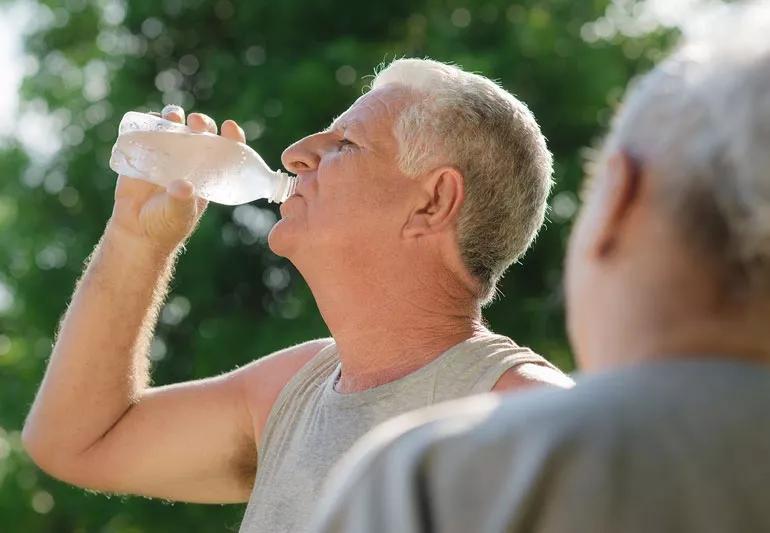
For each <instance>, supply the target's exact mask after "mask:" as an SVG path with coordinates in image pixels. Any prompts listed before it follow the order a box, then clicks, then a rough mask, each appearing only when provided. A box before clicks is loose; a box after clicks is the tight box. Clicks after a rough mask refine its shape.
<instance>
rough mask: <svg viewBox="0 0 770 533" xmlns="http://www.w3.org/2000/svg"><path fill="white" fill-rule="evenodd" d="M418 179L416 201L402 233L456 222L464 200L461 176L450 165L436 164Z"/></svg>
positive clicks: (423, 232)
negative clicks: (438, 166) (435, 166)
mask: <svg viewBox="0 0 770 533" xmlns="http://www.w3.org/2000/svg"><path fill="white" fill-rule="evenodd" d="M418 179H419V180H420V183H419V190H418V192H417V194H416V195H415V198H416V201H415V202H414V204H413V205H412V211H411V213H410V215H409V219H408V220H407V221H406V224H405V225H404V229H403V233H404V236H406V237H418V236H421V235H428V234H430V233H437V232H440V231H443V230H444V229H446V228H447V227H448V226H451V225H454V224H456V222H457V219H458V217H459V215H460V208H461V207H462V205H463V202H464V201H465V187H464V184H465V179H464V178H463V175H462V174H461V173H460V171H459V170H457V169H456V168H454V167H449V166H446V167H440V168H437V169H435V170H433V171H431V172H430V173H428V174H427V175H425V176H423V177H421V178H418Z"/></svg>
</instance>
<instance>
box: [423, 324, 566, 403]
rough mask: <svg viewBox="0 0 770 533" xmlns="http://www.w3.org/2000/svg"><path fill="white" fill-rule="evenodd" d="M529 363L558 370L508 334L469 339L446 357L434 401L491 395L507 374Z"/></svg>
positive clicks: (443, 359)
mask: <svg viewBox="0 0 770 533" xmlns="http://www.w3.org/2000/svg"><path fill="white" fill-rule="evenodd" d="M525 363H535V364H538V365H544V366H548V367H550V368H554V369H556V367H555V366H554V365H552V364H551V363H550V362H548V360H547V359H545V358H544V357H542V356H540V355H538V354H536V353H535V352H533V351H532V350H531V349H529V348H528V347H526V346H519V345H518V344H516V343H515V342H514V341H513V340H511V339H510V338H508V337H506V336H504V335H497V334H495V333H490V334H486V335H479V336H477V337H474V338H471V339H468V340H467V341H465V342H463V343H461V344H459V345H457V346H455V347H454V348H453V349H452V350H450V351H449V352H447V353H446V354H445V357H442V359H441V366H442V368H441V370H440V372H439V375H438V376H437V382H436V383H435V391H436V396H435V398H434V399H435V401H445V400H448V399H452V398H454V397H461V396H465V395H469V394H480V393H484V392H489V391H491V390H492V388H493V387H494V386H495V384H496V383H497V381H498V380H499V379H500V377H501V376H502V375H503V374H504V373H505V372H507V371H508V370H509V369H511V368H513V367H516V366H518V365H522V364H525ZM557 370H558V369H557Z"/></svg>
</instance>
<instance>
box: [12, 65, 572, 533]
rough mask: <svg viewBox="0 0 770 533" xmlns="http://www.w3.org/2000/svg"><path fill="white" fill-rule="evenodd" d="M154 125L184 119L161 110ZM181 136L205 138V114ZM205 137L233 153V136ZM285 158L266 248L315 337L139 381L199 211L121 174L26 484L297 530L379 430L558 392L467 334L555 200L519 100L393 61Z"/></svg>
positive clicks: (436, 70)
mask: <svg viewBox="0 0 770 533" xmlns="http://www.w3.org/2000/svg"><path fill="white" fill-rule="evenodd" d="M164 116H165V117H166V118H168V119H170V120H175V121H179V122H184V112H183V111H182V110H181V109H179V108H170V109H169V108H167V109H166V110H165V111H164ZM187 123H188V125H189V126H190V127H191V128H193V129H194V130H195V131H198V132H201V131H208V132H211V133H216V131H217V128H216V124H215V123H214V121H213V120H212V119H211V118H209V117H207V116H205V115H202V114H191V115H190V116H189V117H188V120H187ZM221 130H222V135H223V136H224V137H227V138H229V139H232V140H235V141H238V142H245V139H244V135H243V131H242V130H241V128H240V127H239V126H238V125H237V124H236V123H235V122H233V121H225V122H224V123H223V124H222V128H221ZM282 161H283V164H284V166H285V167H286V169H287V170H289V171H290V172H294V173H296V174H297V175H298V176H299V185H298V187H297V192H296V194H295V195H294V196H293V197H291V198H290V199H289V200H288V201H286V202H285V203H284V204H282V205H281V207H280V211H281V220H280V221H279V222H278V223H277V224H276V225H275V227H274V228H273V229H272V231H271V233H270V236H269V245H270V248H271V249H272V251H273V252H275V253H276V254H278V255H280V256H283V257H286V258H288V259H289V260H290V261H291V262H292V263H293V264H294V265H295V266H296V267H297V269H298V270H299V272H300V273H301V274H302V276H303V277H304V278H305V280H306V281H307V283H308V285H309V287H310V289H311V290H312V292H313V295H314V297H315V299H316V302H317V304H318V308H319V310H320V312H321V314H322V316H323V318H324V321H325V322H326V324H327V326H328V328H329V330H330V332H331V335H332V338H330V339H319V340H313V341H309V342H306V343H304V344H300V345H298V346H293V347H290V348H287V349H285V350H282V351H280V352H277V353H275V354H272V355H270V356H269V357H263V358H260V359H258V360H256V361H254V362H252V363H251V364H248V365H245V366H243V367H242V368H239V369H236V370H234V371H232V372H229V373H226V374H224V375H220V376H216V377H212V378H209V379H203V380H198V381H192V382H187V383H180V384H174V385H167V386H161V387H151V386H150V380H149V379H150V377H149V370H148V367H149V362H148V357H147V356H148V346H149V342H150V340H151V338H152V335H153V329H154V327H155V324H156V321H157V316H158V311H159V308H160V306H161V304H162V301H163V299H164V296H165V294H166V291H167V288H168V284H169V281H170V280H171V277H172V270H173V266H174V263H175V261H176V258H177V255H178V252H179V250H180V249H181V248H182V246H183V243H184V242H185V241H186V239H187V238H188V237H189V235H190V234H191V232H192V231H193V229H194V227H195V226H196V224H197V222H198V220H199V218H200V216H201V215H202V213H203V211H204V209H205V207H206V202H205V201H203V200H200V199H198V198H196V197H195V191H194V190H193V187H192V186H191V184H190V183H189V182H186V181H184V179H183V178H184V176H180V180H178V181H175V182H174V183H172V184H170V185H169V187H168V189H167V190H163V189H162V188H159V187H157V186H155V185H152V184H149V183H147V182H144V181H141V180H136V179H131V178H129V177H126V176H120V177H119V179H118V185H117V188H116V192H115V205H114V209H113V213H112V217H111V218H110V220H109V221H108V223H107V226H106V229H105V232H104V235H103V237H102V239H101V241H100V243H99V244H98V245H97V247H96V249H95V251H94V253H93V255H92V256H91V258H90V260H89V264H88V266H87V268H86V270H85V273H84V274H83V277H82V279H81V280H80V281H79V283H78V285H77V288H76V290H75V294H74V296H73V298H72V302H71V303H70V306H69V309H68V310H67V312H66V313H65V315H64V318H63V320H62V323H61V327H60V331H59V332H58V336H57V339H56V343H55V346H54V349H53V354H52V356H51V360H50V362H49V365H48V368H47V371H46V374H45V377H44V379H43V382H42V385H41V387H40V390H39V391H38V394H37V397H36V399H35V402H34V404H33V406H32V408H31V411H30V413H29V416H28V418H27V421H26V424H25V427H24V431H23V442H24V445H25V448H26V450H27V452H28V453H29V455H30V456H31V458H32V459H33V460H34V461H35V462H36V463H37V464H38V465H39V466H40V467H41V468H42V469H43V470H45V471H46V472H48V473H50V474H51V475H53V476H55V477H57V478H59V479H62V480H64V481H67V482H69V483H72V484H75V485H78V486H81V487H85V488H88V489H92V490H97V491H103V492H108V493H131V494H140V495H144V496H149V497H155V498H163V499H167V500H177V501H187V502H200V503H236V502H246V501H248V502H249V504H248V507H247V510H246V515H245V517H244V520H243V522H242V525H241V530H242V531H250V532H251V531H271V532H277V531H300V530H302V529H303V528H304V527H305V525H306V520H307V516H308V515H309V513H310V511H311V510H312V505H313V503H314V502H315V501H316V498H317V496H318V492H319V490H320V487H321V484H322V482H323V480H324V479H325V477H326V474H327V471H328V470H329V468H330V467H331V466H332V465H333V464H334V462H335V461H336V460H337V459H338V458H339V457H340V456H341V455H342V454H343V453H344V452H345V451H347V450H348V448H349V447H350V446H351V445H352V444H353V443H354V442H355V441H356V440H357V439H358V438H359V437H360V436H361V435H363V434H364V433H365V432H367V431H368V430H370V429H371V428H373V427H374V426H375V425H376V424H378V423H380V422H383V421H385V420H386V419H388V418H390V417H392V416H394V415H398V414H401V413H404V412H406V411H409V410H412V409H415V408H418V407H423V406H426V405H430V404H432V403H435V402H439V401H443V400H449V399H453V398H459V397H463V396H467V395H470V394H473V393H480V392H489V391H502V390H511V389H520V388H524V387H528V386H531V385H539V384H551V385H558V386H570V385H571V384H572V382H571V380H570V379H569V378H568V377H566V376H565V375H564V374H562V373H561V372H560V371H559V370H558V369H556V368H555V367H553V366H552V365H550V364H549V363H548V362H547V361H546V360H545V359H543V358H542V357H541V356H539V355H537V354H535V353H533V352H532V351H530V350H529V349H528V348H525V347H521V346H519V345H517V344H516V343H514V342H513V341H512V340H511V339H509V338H506V337H503V336H500V335H496V334H494V333H492V332H490V331H489V330H488V329H487V328H486V327H485V326H484V324H483V321H482V315H481V307H482V305H483V304H484V303H485V302H487V301H489V300H490V299H491V298H492V295H493V294H494V291H495V285H496V283H497V281H498V280H499V278H500V277H501V276H502V274H503V272H504V271H505V270H506V269H507V268H508V266H509V265H511V264H512V263H513V262H515V261H517V260H518V259H519V258H520V257H521V256H522V254H523V253H524V252H525V250H526V249H527V248H528V247H529V245H530V244H531V242H532V241H533V239H534V237H535V234H536V233H537V231H538V229H539V227H540V226H541V224H542V222H543V218H544V212H545V208H546V198H547V196H548V192H549V189H550V186H551V174H552V158H551V154H550V153H549V151H548V149H547V147H546V143H545V139H544V137H543V135H542V134H541V132H540V129H539V127H538V125H537V123H536V121H535V118H534V117H533V115H532V114H531V112H530V111H529V110H528V109H527V107H526V106H525V105H524V104H523V103H522V102H520V101H519V100H517V99H516V98H515V97H513V96H512V95H511V94H509V93H508V92H506V91H505V90H503V89H502V88H500V87H499V86H498V85H496V84H495V83H493V82H492V81H490V80H488V79H487V78H484V77H482V76H479V75H475V74H470V73H467V72H464V71H462V70H460V69H459V68H456V67H453V66H449V65H444V64H441V63H438V62H434V61H430V60H414V59H405V60H398V61H395V62H393V63H392V64H391V65H390V66H388V67H387V68H385V69H384V70H382V71H381V72H380V73H379V74H378V75H377V76H376V77H375V79H374V81H373V87H372V90H371V91H370V92H368V93H366V94H365V95H363V96H362V97H361V98H359V99H358V100H357V101H356V102H355V103H354V104H353V105H352V106H351V107H350V109H348V110H347V111H345V112H344V113H343V114H342V115H341V116H340V117H339V118H337V119H336V120H335V121H334V122H333V124H332V125H331V126H330V127H329V128H328V129H326V130H325V131H322V132H319V133H316V134H313V135H310V136H308V137H306V138H304V139H302V140H300V141H299V142H297V143H295V144H294V145H292V146H290V147H289V148H287V149H286V151H285V152H284V153H283V156H282ZM212 357H216V354H212Z"/></svg>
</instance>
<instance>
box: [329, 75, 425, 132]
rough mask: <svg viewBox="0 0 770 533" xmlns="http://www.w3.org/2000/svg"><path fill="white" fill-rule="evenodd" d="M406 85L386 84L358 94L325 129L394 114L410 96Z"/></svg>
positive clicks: (344, 126)
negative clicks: (356, 98) (351, 103)
mask: <svg viewBox="0 0 770 533" xmlns="http://www.w3.org/2000/svg"><path fill="white" fill-rule="evenodd" d="M412 97H413V95H412V93H411V91H409V89H408V88H407V87H404V86H402V85H397V84H388V85H385V86H383V87H379V88H377V89H374V90H372V91H369V92H368V93H366V94H364V95H362V96H360V97H359V98H358V100H356V101H355V102H353V105H351V106H350V107H349V108H348V109H347V110H346V111H345V112H344V113H342V114H341V115H339V116H338V117H337V118H335V119H334V120H333V121H332V123H331V124H330V125H329V127H328V128H326V130H327V131H334V130H344V129H348V128H350V127H353V126H356V125H359V126H360V125H363V124H364V123H366V122H367V121H368V120H369V119H371V118H382V115H388V114H389V115H391V116H395V115H396V114H397V113H398V112H399V111H400V110H401V109H402V108H403V107H404V106H405V105H406V103H407V101H408V100H409V99H410V98H412Z"/></svg>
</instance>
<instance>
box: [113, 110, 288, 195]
mask: <svg viewBox="0 0 770 533" xmlns="http://www.w3.org/2000/svg"><path fill="white" fill-rule="evenodd" d="M110 168H111V169H112V170H114V171H115V172H117V173H118V174H122V175H125V176H129V177H132V178H140V179H144V180H147V181H149V182H152V183H155V184H157V185H161V186H163V187H165V186H166V185H168V184H169V183H171V182H172V181H174V180H176V179H185V180H188V181H190V182H191V183H192V184H193V185H194V186H195V191H196V194H197V195H198V196H200V197H202V198H206V199H207V200H210V201H212V202H216V203H219V204H225V205H238V204H245V203H248V202H251V201H254V200H257V199H259V198H266V199H268V200H269V201H271V202H276V203H280V202H283V201H285V200H286V199H287V198H288V197H289V196H291V195H292V194H294V189H295V187H296V185H297V178H296V176H291V175H289V174H286V173H285V172H281V171H280V170H279V171H273V170H271V169H270V167H268V166H267V164H266V163H265V162H264V161H263V160H262V158H261V157H260V156H259V154H258V153H257V152H255V151H254V150H252V149H251V148H249V147H248V146H246V145H245V144H243V143H239V142H236V141H233V140H230V139H225V138H224V137H220V136H219V135H214V134H212V133H193V132H192V131H191V130H190V128H188V127H187V126H185V125H184V124H179V123H176V122H172V121H170V120H166V119H163V118H160V117H156V116H154V115H148V114H145V113H138V112H134V111H131V112H128V113H126V114H125V115H124V116H123V119H122V120H121V122H120V129H119V131H118V140H117V141H116V142H115V146H114V147H113V148H112V157H111V158H110Z"/></svg>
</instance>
